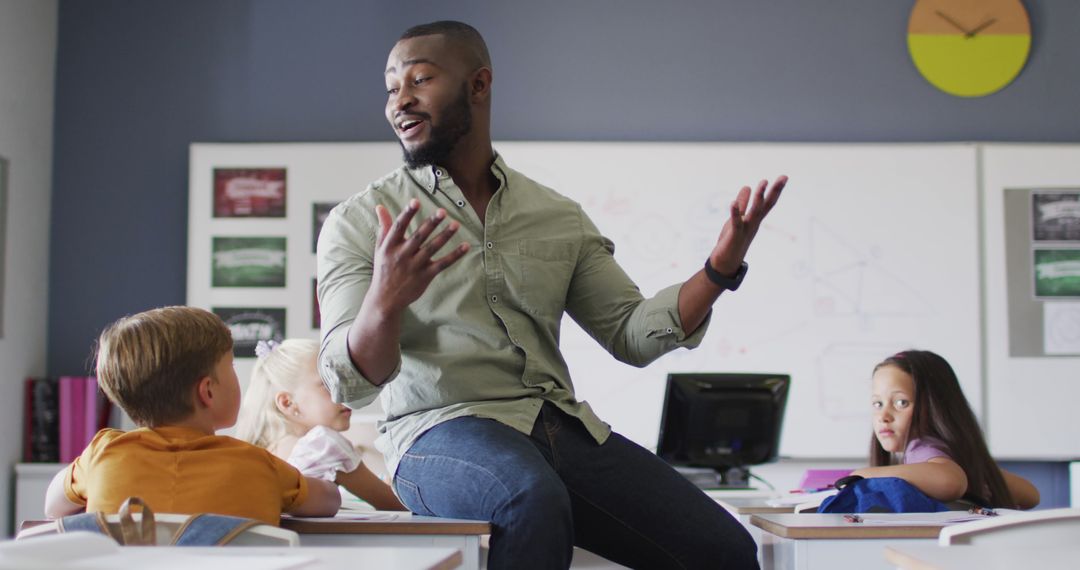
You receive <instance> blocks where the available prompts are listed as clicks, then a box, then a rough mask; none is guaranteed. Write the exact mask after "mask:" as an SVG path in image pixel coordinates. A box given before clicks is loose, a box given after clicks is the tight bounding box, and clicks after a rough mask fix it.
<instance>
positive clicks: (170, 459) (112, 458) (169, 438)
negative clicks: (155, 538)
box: [64, 427, 308, 525]
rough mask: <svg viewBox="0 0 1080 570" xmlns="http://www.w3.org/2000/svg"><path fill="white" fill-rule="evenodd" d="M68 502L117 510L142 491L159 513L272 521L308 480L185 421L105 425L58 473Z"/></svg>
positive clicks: (300, 498) (303, 494)
mask: <svg viewBox="0 0 1080 570" xmlns="http://www.w3.org/2000/svg"><path fill="white" fill-rule="evenodd" d="M64 477H65V480H64V490H65V493H66V495H67V498H68V500H70V501H71V502H73V503H75V504H79V505H86V510H87V512H98V511H100V512H104V513H115V512H118V511H119V510H120V505H121V504H122V503H123V502H124V500H125V499H127V498H128V497H132V496H137V497H141V498H142V499H143V501H144V502H145V503H146V504H147V505H149V506H150V508H151V509H153V510H154V512H157V513H179V514H194V513H217V514H222V515H232V516H237V517H248V518H252V519H258V520H261V521H263V522H266V523H268V524H272V525H277V524H278V520H279V518H280V516H281V513H282V512H283V511H288V510H290V509H292V507H293V506H294V505H299V504H302V503H303V502H304V500H306V498H307V493H308V488H307V481H306V480H305V479H304V477H303V476H301V475H300V472H299V471H297V470H296V468H294V467H292V466H291V465H289V464H288V463H286V462H284V461H282V460H281V459H278V458H277V457H274V455H273V454H271V453H270V452H269V451H266V450H265V449H261V448H259V447H255V446H254V445H251V444H249V443H247V442H243V441H240V440H238V439H234V438H231V437H226V436H219V435H206V434H205V433H202V432H200V431H198V430H194V429H191V428H186V427H156V428H139V429H136V430H132V431H129V432H124V431H121V430H116V429H104V430H101V431H99V432H98V433H97V435H96V436H95V437H94V439H93V441H91V442H90V444H89V445H88V446H87V447H86V449H85V450H84V451H83V452H82V455H80V456H79V457H77V458H76V459H75V461H74V462H72V464H71V465H70V466H68V467H67V469H66V471H65V474H64Z"/></svg>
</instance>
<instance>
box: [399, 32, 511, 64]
mask: <svg viewBox="0 0 1080 570" xmlns="http://www.w3.org/2000/svg"><path fill="white" fill-rule="evenodd" d="M437 35H438V36H446V37H447V39H449V40H450V41H451V42H453V43H456V44H458V45H460V46H461V47H462V48H464V49H463V51H464V53H465V54H467V55H469V56H470V57H471V58H472V61H470V62H469V63H470V65H472V66H473V67H474V68H480V67H491V56H490V55H489V54H488V49H487V43H485V42H484V37H483V36H481V35H480V32H478V31H476V28H474V27H472V26H470V25H468V24H466V23H465V22H456V21H454V20H440V21H438V22H431V23H430V24H420V25H419V26H413V27H411V28H409V29H407V30H405V33H403V34H401V37H400V38H398V41H401V40H407V39H409V38H418V37H420V36H437Z"/></svg>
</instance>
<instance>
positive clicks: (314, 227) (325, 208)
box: [311, 202, 339, 253]
mask: <svg viewBox="0 0 1080 570" xmlns="http://www.w3.org/2000/svg"><path fill="white" fill-rule="evenodd" d="M338 203H339V202H315V203H314V204H312V205H311V253H315V248H316V246H317V245H318V244H319V232H321V231H322V226H323V223H324V222H326V216H329V215H330V210H333V209H334V206H337V205H338Z"/></svg>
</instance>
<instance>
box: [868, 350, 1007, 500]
mask: <svg viewBox="0 0 1080 570" xmlns="http://www.w3.org/2000/svg"><path fill="white" fill-rule="evenodd" d="M885 366H894V367H896V368H897V369H899V370H902V371H904V372H906V373H907V374H909V375H910V376H911V379H912V380H913V381H914V383H915V401H914V407H913V409H912V416H911V427H910V428H908V441H909V442H910V441H913V440H915V439H926V440H931V442H932V443H937V444H940V445H942V446H944V449H943V450H942V451H945V452H946V453H948V455H949V457H951V458H952V460H953V461H955V462H956V464H957V465H959V466H960V468H961V469H963V470H964V473H965V474H966V475H967V480H968V490H967V494H966V495H965V497H968V498H970V499H973V500H974V501H975V502H977V503H980V504H982V505H984V506H994V507H1012V506H1014V505H1015V503H1014V502H1013V500H1012V494H1011V493H1009V488H1008V486H1007V485H1006V484H1005V479H1004V477H1002V475H1001V470H1000V469H999V468H998V466H997V463H995V462H994V459H993V458H992V457H991V456H990V450H989V449H988V448H987V447H986V440H985V439H984V438H983V434H982V429H981V428H980V427H979V422H978V420H977V419H976V418H975V413H974V412H972V411H971V406H970V405H969V404H968V401H967V398H965V397H964V392H963V390H962V389H961V388H960V381H959V380H958V379H957V378H956V373H955V372H953V369H952V366H949V363H948V362H947V361H946V360H945V359H944V358H942V357H941V356H938V355H937V354H935V353H933V352H930V351H927V350H907V351H904V352H900V353H897V354H894V355H893V356H890V357H889V358H886V359H885V360H884V361H882V362H881V363H880V364H878V365H877V366H875V367H874V372H877V371H878V369H879V368H882V367H885ZM891 464H893V458H892V456H891V454H890V453H889V452H888V451H885V449H884V448H883V447H881V443H880V442H879V441H878V439H877V437H875V436H874V435H873V434H871V437H870V465H871V466H879V465H891Z"/></svg>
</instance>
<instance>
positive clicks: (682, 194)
mask: <svg viewBox="0 0 1080 570" xmlns="http://www.w3.org/2000/svg"><path fill="white" fill-rule="evenodd" d="M495 148H496V150H497V151H499V152H500V153H501V154H502V155H503V156H504V157H505V159H506V161H507V164H508V165H510V166H511V167H512V168H514V169H516V170H518V171H520V172H523V173H524V174H526V175H527V176H529V177H531V178H533V179H534V180H536V181H538V182H540V183H541V184H544V185H547V186H550V187H552V188H554V189H556V190H557V191H559V192H561V193H563V194H565V195H567V196H569V197H571V198H573V199H574V200H577V201H578V202H580V203H581V204H582V205H583V207H584V209H585V211H586V212H587V213H588V214H589V215H590V216H591V217H592V219H593V220H594V221H595V222H596V224H597V226H598V227H599V228H600V230H601V231H602V232H603V233H604V234H605V235H607V236H608V237H610V238H611V239H613V240H614V242H615V244H616V253H615V256H616V259H617V260H618V261H619V262H620V264H622V265H623V267H624V268H625V269H626V271H627V273H628V274H629V275H630V276H631V277H632V278H634V279H635V281H636V282H637V283H638V285H639V286H640V287H641V289H642V291H643V292H644V293H645V294H646V295H651V294H653V293H655V292H656V291H658V290H660V289H661V288H663V287H665V286H668V285H671V284H673V283H677V282H681V281H683V280H685V279H686V278H687V277H689V276H690V275H691V274H693V273H694V272H695V271H697V270H698V269H699V268H700V267H701V264H702V262H703V260H704V259H705V257H706V256H707V255H708V253H709V251H710V250H711V248H712V244H713V243H714V242H715V239H716V236H717V234H718V233H719V230H720V227H721V224H722V223H723V221H724V219H725V217H726V212H727V205H728V204H729V203H730V201H731V200H732V199H733V197H734V195H735V193H736V192H737V190H738V189H739V188H740V187H741V186H743V185H753V184H754V183H756V182H757V181H758V180H759V179H761V178H769V179H772V178H775V177H776V176H777V175H779V174H787V175H788V176H790V178H791V181H790V183H789V186H788V189H787V190H786V191H785V193H784V195H783V197H782V198H781V200H780V203H779V205H778V206H777V207H776V209H775V210H774V211H773V212H772V214H771V215H770V216H769V218H768V219H767V220H766V224H765V225H764V226H763V227H762V229H761V231H760V233H759V234H758V236H757V239H756V241H755V243H754V245H753V247H752V248H751V250H750V253H749V256H748V258H747V261H748V262H749V265H750V271H749V273H748V275H747V277H746V281H745V282H744V285H743V287H742V288H740V289H739V291H737V292H734V293H725V294H724V295H723V296H722V297H721V299H720V300H719V301H718V302H717V303H716V305H715V308H714V314H713V318H712V324H711V328H710V330H709V332H708V334H707V335H706V336H705V340H704V342H703V343H702V345H701V346H700V347H699V348H698V349H696V350H692V351H687V350H678V351H676V352H674V353H672V354H669V355H667V356H665V357H663V358H661V359H659V360H658V361H657V362H655V363H653V364H652V365H650V366H648V367H646V368H643V369H637V368H633V367H630V366H627V365H623V364H620V363H618V362H616V361H615V360H614V359H613V358H612V357H611V356H609V355H608V354H607V353H605V352H604V351H603V350H602V349H600V348H599V347H598V346H597V345H596V343H595V342H594V341H593V340H592V339H590V338H589V337H588V336H587V335H586V334H585V333H583V332H582V331H581V330H580V329H579V328H578V327H577V325H576V324H574V323H573V322H572V321H571V320H569V319H566V321H565V322H564V327H563V337H562V347H563V352H564V355H565V357H566V360H567V362H568V364H569V366H570V371H571V374H572V376H573V380H574V384H575V386H576V389H577V394H578V397H579V398H580V399H582V400H585V401H588V402H589V403H590V404H591V405H592V406H593V408H594V409H595V410H596V411H597V413H598V414H599V416H600V417H601V418H602V419H604V420H605V421H607V422H609V423H610V424H611V425H612V427H613V428H614V429H616V430H617V431H619V432H620V433H623V434H624V435H626V436H627V437H629V438H630V439H632V440H634V441H636V442H638V443H640V444H642V445H644V446H646V447H648V448H650V449H652V448H655V445H656V437H657V432H658V429H659V421H660V415H661V409H660V408H661V404H662V402H663V395H664V394H663V392H664V386H665V379H666V376H667V374H668V373H669V372H694V371H697V372H770V373H787V374H790V375H791V377H792V384H791V390H790V393H789V401H788V408H787V415H786V419H785V427H784V432H783V436H782V439H781V441H782V443H781V453H782V454H784V455H787V456H794V457H850V458H865V456H866V450H867V446H868V442H869V438H870V409H869V404H868V402H869V378H870V374H871V370H872V368H873V366H874V364H876V363H877V362H879V361H880V360H881V359H883V358H885V357H886V356H888V355H890V354H892V353H894V352H896V351H898V350H902V349H906V348H912V347H917V348H925V349H930V350H934V351H935V352H938V353H940V354H941V355H943V356H944V357H945V358H946V359H948V360H949V362H950V363H951V364H952V365H953V367H954V368H955V369H956V371H957V374H958V375H959V377H960V379H961V384H962V385H963V388H964V392H965V394H966V395H967V396H968V399H969V400H970V401H971V403H972V405H973V407H974V408H975V409H976V412H977V413H979V412H981V409H980V402H981V400H982V392H981V378H982V369H981V366H982V363H981V359H980V341H981V337H980V334H981V323H980V304H979V264H978V263H979V261H978V252H979V242H978V229H979V228H978V218H979V216H978V207H977V206H978V192H977V184H976V181H977V176H976V168H977V162H976V156H977V151H976V147H975V146H974V145H963V144H940V145H937V144H936V145H893V144H879V145H867V144H860V145H843V144H701V143H692V144H691V143H551V142H545V143H533V142H504V143H496V145H495ZM399 164H400V151H399V149H398V147H397V145H396V144H395V143H385V144H384V143H355V144H302V145H300V144H280V145H265V144H243V145H241V144H236V145H216V144H215V145H202V144H199V145H193V146H192V154H191V193H192V195H191V200H190V204H191V210H190V212H191V214H190V222H189V223H190V228H191V229H190V235H189V274H188V301H189V303H190V304H193V305H197V306H206V307H209V306H210V305H215V306H221V305H222V304H230V303H241V304H244V305H251V304H253V303H263V304H270V305H271V306H283V307H287V310H288V312H289V314H290V317H289V318H288V320H287V324H288V326H287V328H288V335H289V336H311V337H315V336H316V335H317V331H314V330H313V329H311V328H310V326H308V325H307V324H306V323H305V320H309V319H305V317H304V316H303V315H307V314H310V307H309V305H310V302H309V301H308V299H309V297H310V291H309V288H310V281H311V279H312V278H313V277H314V275H315V272H314V255H313V254H312V253H311V252H310V242H309V240H310V234H309V232H310V231H311V230H310V225H311V223H310V216H311V214H310V203H311V202H313V201H325V200H328V199H335V200H340V199H344V198H346V197H348V196H350V195H351V194H353V193H355V192H357V191H359V190H361V189H363V187H364V186H365V185H366V184H367V183H369V182H371V181H373V180H375V179H376V178H379V177H380V176H382V175H383V174H385V173H387V172H389V171H390V170H392V169H394V168H396V167H397V166H398V165H399ZM259 165H264V166H284V167H286V168H287V169H288V173H289V174H288V176H289V194H288V209H289V212H290V214H289V216H288V218H287V219H284V220H261V219H260V220H250V219H245V220H235V219H230V220H222V219H214V218H211V217H210V215H209V214H210V211H211V188H210V186H211V179H210V174H209V173H210V171H211V170H212V169H213V168H214V167H230V166H231V167H250V166H259ZM253 232H254V233H259V234H267V235H269V233H274V232H278V233H277V234H275V235H287V236H289V237H288V257H289V264H288V282H287V285H286V287H284V288H281V289H277V290H248V289H241V290H237V289H231V290H223V289H221V288H213V287H211V286H210V278H209V269H208V268H209V262H208V256H209V251H210V249H209V247H210V246H209V243H210V242H209V240H210V236H211V235H251V234H252V233H253ZM305 234H306V235H305ZM293 314H296V315H299V316H298V317H295V318H294V317H293V316H292V315H293ZM243 366H245V364H244V363H241V364H240V366H238V368H241V367H243ZM240 375H241V377H242V378H243V377H245V376H246V374H244V373H243V370H241V374H240Z"/></svg>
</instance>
